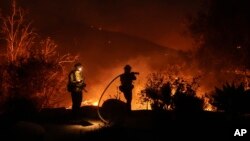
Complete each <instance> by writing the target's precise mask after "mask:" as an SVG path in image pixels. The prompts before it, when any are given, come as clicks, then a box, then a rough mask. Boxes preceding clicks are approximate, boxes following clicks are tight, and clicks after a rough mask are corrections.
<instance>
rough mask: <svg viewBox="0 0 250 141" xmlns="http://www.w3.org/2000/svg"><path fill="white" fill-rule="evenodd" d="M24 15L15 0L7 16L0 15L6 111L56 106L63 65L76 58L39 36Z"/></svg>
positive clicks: (62, 87) (61, 87)
mask: <svg viewBox="0 0 250 141" xmlns="http://www.w3.org/2000/svg"><path fill="white" fill-rule="evenodd" d="M25 16H26V15H25V12H24V10H23V9H21V8H18V7H17V6H16V1H13V2H12V6H11V12H10V15H6V16H1V20H2V26H1V31H2V32H1V33H2V36H3V37H4V39H5V41H6V52H4V58H3V60H1V64H0V69H1V71H0V72H1V74H2V77H1V84H0V85H1V86H0V88H1V90H0V92H1V95H0V97H1V100H2V101H1V102H2V103H5V107H4V108H5V109H8V110H10V112H13V111H14V112H18V111H22V110H23V109H25V108H22V105H23V106H24V107H25V105H26V104H27V105H29V106H27V105H26V107H31V109H32V108H33V109H36V110H39V109H41V108H43V107H53V106H56V105H59V104H60V103H59V102H60V101H62V100H63V99H62V98H63V94H64V93H65V92H66V83H67V71H66V65H67V63H73V62H74V61H75V60H76V59H77V56H72V55H69V54H66V55H59V54H58V53H57V44H56V43H55V42H54V41H53V40H51V39H50V38H47V39H45V40H41V39H39V38H38V36H37V34H35V33H34V32H33V30H32V28H31V22H29V21H26V19H25ZM18 103H19V104H18ZM20 103H21V104H20ZM25 103H26V104H25ZM28 103H29V104H28ZM31 105H32V106H31ZM20 109H21V110H20Z"/></svg>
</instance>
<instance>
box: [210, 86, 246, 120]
mask: <svg viewBox="0 0 250 141" xmlns="http://www.w3.org/2000/svg"><path fill="white" fill-rule="evenodd" d="M249 101H250V93H249V91H248V90H245V87H244V85H243V83H241V84H240V85H236V84H234V83H232V84H229V83H226V84H224V85H223V86H222V88H215V91H214V93H213V94H212V95H211V104H212V105H213V106H215V107H216V108H217V110H219V111H224V112H226V113H229V114H236V115H237V114H242V113H247V112H249V111H250V108H249Z"/></svg>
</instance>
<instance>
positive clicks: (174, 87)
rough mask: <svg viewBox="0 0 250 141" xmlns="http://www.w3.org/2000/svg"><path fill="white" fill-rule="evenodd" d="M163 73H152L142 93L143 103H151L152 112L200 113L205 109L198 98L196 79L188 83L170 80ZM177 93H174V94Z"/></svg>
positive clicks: (181, 79) (180, 79)
mask: <svg viewBox="0 0 250 141" xmlns="http://www.w3.org/2000/svg"><path fill="white" fill-rule="evenodd" d="M167 78H168V79H167ZM169 78H172V77H169V76H168V77H166V76H165V75H164V74H161V73H152V74H150V75H149V77H148V81H147V83H146V86H145V88H144V89H143V90H142V91H141V93H140V94H141V99H142V101H143V102H145V101H146V102H148V101H149V102H151V108H152V110H171V109H172V110H175V111H178V112H198V111H202V110H203V107H204V100H203V99H201V98H198V97H197V96H196V89H197V88H198V86H199V85H198V84H197V83H198V82H197V79H198V77H197V78H196V77H195V78H193V80H192V81H191V82H190V83H188V82H187V81H185V80H184V79H183V78H177V79H169ZM173 91H175V92H174V93H172V92H173Z"/></svg>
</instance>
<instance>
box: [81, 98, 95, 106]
mask: <svg viewBox="0 0 250 141" xmlns="http://www.w3.org/2000/svg"><path fill="white" fill-rule="evenodd" d="M82 105H83V106H98V101H97V100H92V99H90V100H85V101H83V102H82Z"/></svg>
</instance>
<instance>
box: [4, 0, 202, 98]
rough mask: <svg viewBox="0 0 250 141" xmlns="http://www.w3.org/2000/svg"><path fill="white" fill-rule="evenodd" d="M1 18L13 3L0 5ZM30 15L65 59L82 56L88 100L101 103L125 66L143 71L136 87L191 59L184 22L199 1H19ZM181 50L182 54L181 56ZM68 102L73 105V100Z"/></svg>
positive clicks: (196, 7) (40, 32)
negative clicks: (167, 67)
mask: <svg viewBox="0 0 250 141" xmlns="http://www.w3.org/2000/svg"><path fill="white" fill-rule="evenodd" d="M0 2H1V3H0V5H1V8H2V11H3V13H4V12H6V11H8V7H9V6H10V1H9V0H0ZM17 4H18V5H20V6H21V7H23V8H24V9H27V10H28V18H29V19H31V20H32V21H33V26H34V28H35V31H36V32H37V33H38V34H39V36H41V37H51V38H52V39H54V40H55V42H56V43H57V44H58V45H59V49H60V52H61V53H72V54H78V55H79V56H80V62H82V64H83V65H84V67H85V71H84V74H85V76H86V81H87V89H88V91H89V92H88V94H86V95H85V96H84V98H86V99H94V100H97V99H98V98H99V96H100V94H101V92H102V90H103V89H104V88H105V86H106V85H107V84H108V82H109V81H110V80H112V79H113V78H114V77H115V76H116V75H118V74H120V73H122V72H123V67H124V65H126V64H131V65H132V67H133V70H135V71H139V72H140V76H139V77H138V80H137V83H140V85H142V82H144V78H146V76H147V74H148V73H149V72H152V71H157V70H162V69H163V68H164V66H165V65H167V64H181V63H183V60H185V61H187V59H189V57H188V55H187V54H186V53H185V52H182V51H187V50H192V48H193V40H192V39H191V38H190V37H188V36H187V35H186V34H185V32H184V27H185V24H184V23H185V22H184V21H185V17H186V16H187V15H189V14H192V13H194V12H196V10H197V9H198V6H199V4H200V1H199V0H195V1H192V2H190V1H188V0H177V1H176V0H157V1H154V0H144V1H141V0H138V1H134V0H106V1H103V0H84V1H83V0H74V1H70V0H53V1H51V0H36V1H34V0H17ZM178 50H182V51H178ZM69 102H70V100H69Z"/></svg>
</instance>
